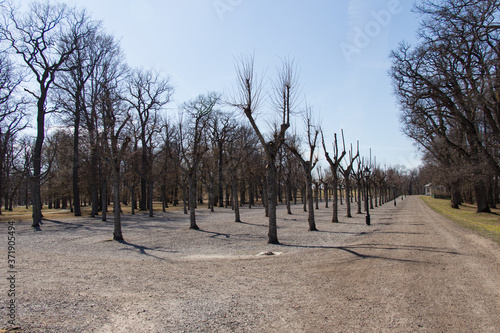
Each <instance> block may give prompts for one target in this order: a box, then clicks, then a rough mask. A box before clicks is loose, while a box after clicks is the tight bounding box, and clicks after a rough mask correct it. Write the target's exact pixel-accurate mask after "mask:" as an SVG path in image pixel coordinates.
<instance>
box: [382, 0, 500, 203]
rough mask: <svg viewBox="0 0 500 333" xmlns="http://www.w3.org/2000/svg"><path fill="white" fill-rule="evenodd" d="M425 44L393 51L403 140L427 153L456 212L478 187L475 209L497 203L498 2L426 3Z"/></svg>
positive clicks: (499, 151) (499, 166) (434, 0)
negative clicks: (446, 189) (404, 134)
mask: <svg viewBox="0 0 500 333" xmlns="http://www.w3.org/2000/svg"><path fill="white" fill-rule="evenodd" d="M416 9H417V10H418V11H419V12H420V13H421V14H422V16H423V21H422V25H421V28H420V30H419V36H420V40H419V43H418V44H417V45H415V46H410V45H408V44H406V43H403V44H401V45H400V47H399V48H398V49H397V50H395V51H394V52H393V53H392V60H393V66H392V70H391V75H392V78H393V83H394V87H395V91H396V94H397V96H398V98H399V102H400V105H401V108H402V114H401V122H402V124H403V128H404V131H405V133H406V135H408V136H409V137H410V138H412V139H413V140H415V142H417V144H418V145H419V146H420V147H421V148H422V149H423V150H424V155H425V156H424V160H425V161H426V163H427V165H428V166H427V169H432V170H433V172H434V175H435V177H434V182H435V183H441V184H444V185H447V186H448V187H449V188H450V189H451V193H452V206H453V207H455V208H458V207H459V205H460V204H461V203H462V201H463V199H464V194H465V193H470V192H471V191H470V190H469V189H470V188H472V189H473V192H474V193H473V197H474V199H475V202H476V204H477V212H489V211H490V206H492V205H495V204H496V202H497V201H498V179H499V176H500V66H499V65H500V1H498V0H476V1H470V0H425V1H422V2H421V3H420V5H418V6H417V7H416Z"/></svg>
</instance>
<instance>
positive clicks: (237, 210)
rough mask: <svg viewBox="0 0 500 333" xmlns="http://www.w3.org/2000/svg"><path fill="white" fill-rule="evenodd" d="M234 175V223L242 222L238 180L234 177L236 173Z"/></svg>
mask: <svg viewBox="0 0 500 333" xmlns="http://www.w3.org/2000/svg"><path fill="white" fill-rule="evenodd" d="M231 174H232V178H233V200H234V222H241V219H240V204H239V202H238V185H237V180H236V178H235V177H234V173H231Z"/></svg>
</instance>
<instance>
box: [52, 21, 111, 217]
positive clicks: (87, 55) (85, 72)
mask: <svg viewBox="0 0 500 333" xmlns="http://www.w3.org/2000/svg"><path fill="white" fill-rule="evenodd" d="M75 15H76V14H75ZM77 15H79V17H78V18H77V22H78V28H77V29H75V30H74V31H72V33H74V34H82V33H84V35H83V36H84V38H78V36H74V38H75V39H76V42H77V43H78V47H77V48H76V50H75V52H74V53H73V54H72V55H71V56H70V57H69V58H68V67H69V70H68V71H65V72H63V73H62V75H60V78H59V79H58V80H56V81H55V85H57V87H58V88H59V89H60V93H59V95H58V97H57V102H58V103H59V104H60V105H62V107H63V108H64V109H65V111H66V112H67V114H68V115H69V118H70V121H71V122H72V127H73V177H72V181H73V198H74V202H75V204H74V214H75V216H81V215H82V212H81V208H80V167H81V160H80V131H81V119H82V113H83V112H84V109H86V107H87V103H86V100H85V99H86V93H87V82H88V81H89V79H90V78H91V76H92V74H93V72H94V70H95V68H96V67H97V66H98V64H99V62H100V60H101V59H102V57H103V56H104V54H105V53H104V52H105V51H106V50H105V49H103V48H97V47H96V45H97V39H98V38H99V37H98V36H99V33H100V26H99V23H97V22H93V21H91V20H90V18H89V17H88V16H87V13H86V12H85V11H83V12H81V13H77Z"/></svg>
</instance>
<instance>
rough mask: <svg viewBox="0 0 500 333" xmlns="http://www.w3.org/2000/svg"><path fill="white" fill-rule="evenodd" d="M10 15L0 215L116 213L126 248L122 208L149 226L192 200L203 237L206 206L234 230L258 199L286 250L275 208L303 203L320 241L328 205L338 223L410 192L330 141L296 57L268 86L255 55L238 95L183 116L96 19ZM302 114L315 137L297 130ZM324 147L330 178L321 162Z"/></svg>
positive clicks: (165, 86) (390, 170)
mask: <svg viewBox="0 0 500 333" xmlns="http://www.w3.org/2000/svg"><path fill="white" fill-rule="evenodd" d="M0 6H1V10H2V24H1V28H0V29H1V30H0V32H1V34H0V45H1V47H2V48H1V54H0V214H1V209H2V206H3V207H4V209H7V210H12V209H13V207H14V206H16V205H26V207H27V208H28V206H31V208H32V212H33V216H32V217H33V219H32V227H33V228H35V229H39V228H40V224H41V221H42V217H43V215H42V208H43V206H44V205H47V206H48V207H49V208H52V207H54V208H69V209H71V210H72V211H73V212H74V215H75V216H81V215H82V210H81V207H82V206H83V205H89V206H90V214H91V216H92V217H96V216H98V215H99V214H101V217H102V219H103V220H106V219H107V207H108V205H109V204H111V203H112V205H113V223H114V232H113V238H114V239H115V240H118V241H121V240H123V235H122V231H121V208H122V207H121V205H123V204H125V205H131V208H132V213H135V210H137V209H139V210H141V211H149V215H150V216H153V214H154V210H153V202H158V201H160V202H161V203H162V207H163V210H165V209H166V208H167V207H168V205H169V204H170V205H178V204H182V205H183V208H184V212H185V213H186V214H188V213H189V215H190V228H191V229H198V225H197V223H196V214H195V209H196V207H197V205H198V204H203V203H204V202H205V200H206V203H207V205H208V208H209V209H211V210H212V211H213V210H214V207H217V206H218V207H229V206H231V207H232V208H233V209H234V213H235V221H236V222H239V221H240V215H239V214H240V213H239V207H240V206H242V205H244V204H245V205H249V207H252V206H253V205H255V204H257V203H258V202H261V203H262V204H263V205H264V207H265V214H266V216H268V217H269V234H268V236H269V242H270V243H279V240H278V236H277V221H276V206H277V204H278V202H285V203H286V204H287V211H288V213H289V214H291V213H292V211H291V207H290V204H291V203H292V202H294V203H297V200H298V198H301V199H302V202H303V204H304V206H303V209H304V210H306V211H308V212H309V217H308V222H309V223H308V225H309V230H311V231H314V230H317V228H316V225H315V222H314V210H315V209H317V208H318V202H319V200H320V199H321V198H323V199H325V204H326V205H328V202H329V199H330V198H332V199H333V201H332V205H333V216H332V221H333V222H338V221H339V217H338V201H339V199H340V201H341V203H342V200H343V199H345V203H346V205H347V212H348V213H347V216H348V217H351V203H353V202H357V205H358V207H357V213H361V212H362V201H363V199H364V198H365V197H366V195H369V198H370V200H369V201H370V205H371V206H372V208H373V205H374V203H375V207H376V206H378V205H381V204H383V203H385V202H387V201H389V200H391V199H392V198H394V197H396V196H398V195H400V194H402V193H409V194H412V193H411V192H412V184H411V177H410V172H409V171H408V170H406V169H404V168H403V167H381V166H377V165H376V164H373V163H372V162H371V157H370V159H368V158H362V157H361V156H360V154H359V144H358V146H357V147H356V149H353V147H352V145H351V146H350V149H348V150H346V145H345V140H344V136H343V133H342V141H341V142H339V141H340V140H339V138H337V135H335V136H334V138H333V141H328V139H325V137H324V134H323V131H322V130H321V128H320V126H318V124H317V123H315V122H314V120H313V118H314V117H313V115H314V112H313V111H312V108H311V107H310V106H303V105H302V104H303V103H301V101H300V98H299V95H298V84H299V78H298V76H297V68H296V65H295V63H294V61H292V60H288V59H285V60H283V61H282V66H281V67H279V68H277V70H276V73H275V75H274V76H273V77H272V78H270V82H272V83H271V84H270V85H267V84H265V82H266V80H267V78H265V77H264V76H262V77H261V76H259V75H258V74H257V73H256V71H255V69H254V57H253V56H252V55H250V56H241V57H240V58H238V59H236V61H235V84H234V86H233V89H232V91H231V92H229V93H226V94H224V95H222V94H220V93H217V92H207V93H204V94H200V95H199V96H197V97H195V98H193V99H192V100H189V101H186V102H184V103H183V104H181V106H180V107H179V108H178V110H177V114H172V113H173V112H172V111H169V112H167V108H168V107H169V106H170V104H171V102H172V97H173V94H174V88H173V85H172V82H171V80H170V79H169V78H168V77H166V76H163V75H162V74H161V73H159V72H157V71H154V70H151V69H143V68H130V66H128V65H127V64H126V62H125V60H124V54H123V52H122V50H121V49H120V44H119V42H118V41H117V40H116V39H115V38H114V37H113V36H112V35H109V34H107V33H106V31H104V29H103V27H102V24H101V23H100V22H98V21H95V20H93V19H92V18H91V17H90V15H89V14H88V13H87V12H86V11H85V10H81V9H77V8H71V7H68V6H67V5H65V4H62V3H50V2H43V3H41V2H32V3H30V4H29V5H28V6H27V7H25V8H16V7H14V6H13V5H12V4H11V3H6V2H2V3H1V4H0ZM263 110H264V111H265V112H268V111H272V112H274V114H275V116H276V121H275V122H273V123H271V124H270V126H268V127H269V129H268V128H266V127H265V126H264V125H263V124H262V121H261V120H260V118H258V115H259V114H260V113H262V112H264V111H263ZM297 114H300V115H302V118H303V120H304V132H305V133H301V134H297V132H296V133H291V131H290V126H291V125H290V124H291V122H290V119H291V117H294V116H295V115H297ZM29 119H34V120H36V121H34V122H32V121H30V120H29ZM27 129H32V130H34V131H35V134H34V135H31V134H30V133H29V132H27V131H26V130H27ZM296 131H297V130H296ZM330 144H332V145H333V151H331V152H329V151H328V148H327V146H329V145H330ZM320 148H323V153H324V155H325V157H326V161H327V162H328V166H329V168H325V170H323V169H322V168H320V167H318V166H317V163H318V161H319V155H320ZM368 168H369V169H370V173H369V174H366V175H365V174H364V173H363V172H364V171H365V172H366V171H367V170H368ZM69 184H71V186H68V185H69ZM413 186H415V185H413ZM2 203H3V205H2ZM365 204H366V205H368V202H365Z"/></svg>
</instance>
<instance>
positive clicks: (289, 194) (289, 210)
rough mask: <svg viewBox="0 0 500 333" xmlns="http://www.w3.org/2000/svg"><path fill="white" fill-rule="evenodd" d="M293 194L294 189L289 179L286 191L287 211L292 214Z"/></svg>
mask: <svg viewBox="0 0 500 333" xmlns="http://www.w3.org/2000/svg"><path fill="white" fill-rule="evenodd" d="M291 195H292V189H291V186H290V179H288V180H287V182H286V193H285V200H286V213H287V214H288V215H292V207H291V206H290V202H291V201H292V198H291Z"/></svg>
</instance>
